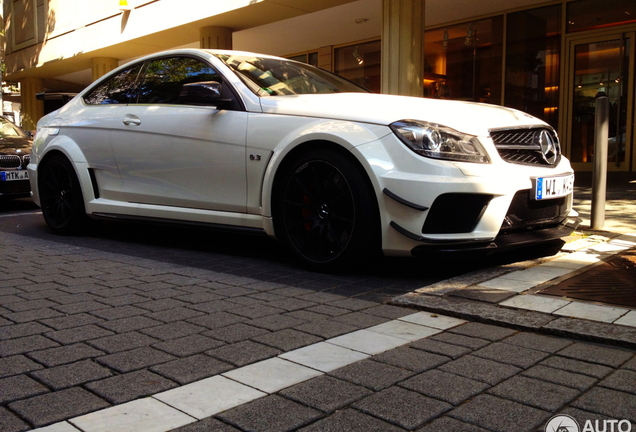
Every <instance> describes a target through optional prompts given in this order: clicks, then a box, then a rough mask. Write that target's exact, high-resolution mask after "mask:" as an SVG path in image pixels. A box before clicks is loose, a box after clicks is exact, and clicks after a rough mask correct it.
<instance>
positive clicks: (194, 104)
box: [112, 57, 247, 212]
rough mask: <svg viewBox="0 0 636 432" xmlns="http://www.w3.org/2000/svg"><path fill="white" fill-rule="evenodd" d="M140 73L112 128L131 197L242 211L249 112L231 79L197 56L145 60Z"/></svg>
mask: <svg viewBox="0 0 636 432" xmlns="http://www.w3.org/2000/svg"><path fill="white" fill-rule="evenodd" d="M142 75H143V78H142V79H141V80H140V82H139V84H138V87H137V97H136V100H134V101H132V103H130V104H129V105H128V106H127V107H126V109H125V113H123V115H122V117H121V118H120V119H119V121H118V122H117V123H116V125H115V127H114V129H113V135H112V145H113V151H114V154H115V159H116V161H117V166H118V168H119V173H120V175H121V178H122V183H123V188H124V191H125V193H126V196H127V197H128V201H129V202H134V203H141V204H151V205H160V206H171V207H187V208H196V209H207V210H221V211H232V212H245V208H246V172H245V170H246V162H245V152H246V150H245V137H246V130H247V113H246V112H245V111H244V110H242V109H240V104H239V103H238V101H237V100H234V101H228V100H229V99H232V93H231V91H230V89H229V88H228V84H226V83H224V82H223V78H222V77H221V76H220V75H219V74H218V73H217V72H216V71H215V70H214V69H213V68H212V67H211V66H210V65H208V64H207V63H205V62H204V61H202V60H200V59H198V58H193V57H168V58H161V59H157V60H153V61H150V62H147V63H146V65H145V66H144V71H143V72H142ZM215 92H216V93H215ZM210 94H217V97H216V99H214V98H210V97H209V95H210ZM225 96H228V97H227V98H225ZM213 99H214V100H213ZM220 99H223V101H221V100H220ZM212 103H214V105H216V106H213V105H212ZM220 104H225V105H224V106H223V107H221V106H219V105H220Z"/></svg>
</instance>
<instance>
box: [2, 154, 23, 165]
mask: <svg viewBox="0 0 636 432" xmlns="http://www.w3.org/2000/svg"><path fill="white" fill-rule="evenodd" d="M21 166H22V159H21V158H20V156H17V155H0V168H20V167H21Z"/></svg>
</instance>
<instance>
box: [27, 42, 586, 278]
mask: <svg viewBox="0 0 636 432" xmlns="http://www.w3.org/2000/svg"><path fill="white" fill-rule="evenodd" d="M28 171H29V178H30V181H31V187H32V191H33V199H34V201H35V203H36V204H38V205H39V206H40V207H42V212H43V215H44V219H45V221H46V223H47V224H48V226H49V227H50V228H51V229H52V230H53V231H54V232H56V233H61V234H66V233H71V232H75V231H77V230H78V228H80V227H82V226H83V225H84V222H85V221H86V220H87V219H88V218H87V216H89V217H90V218H111V219H113V218H114V219H123V220H135V221H152V222H165V223H168V224H170V223H180V224H188V225H201V226H207V227H213V228H224V229H230V230H241V231H247V232H254V233H264V234H267V235H269V236H271V237H274V238H277V239H280V240H282V241H283V242H285V243H286V244H287V245H288V246H289V248H290V250H291V251H292V252H293V253H294V254H295V255H296V256H297V257H298V258H300V260H301V261H302V262H304V263H306V264H309V265H310V266H313V267H314V268H316V269H331V268H333V267H336V266H342V265H343V264H345V263H349V262H351V261H352V260H359V259H362V258H364V257H368V256H369V255H370V254H373V253H374V252H380V251H381V252H383V253H384V254H385V255H393V256H396V255H397V256H420V255H427V254H439V253H441V252H487V253H489V252H493V251H502V250H507V249H510V248H518V247H525V246H530V245H542V244H547V242H550V241H553V240H555V239H559V238H561V237H564V236H566V235H568V234H570V233H571V232H572V231H573V230H574V229H575V228H576V226H577V224H578V221H579V219H578V217H577V216H578V214H577V213H576V212H575V211H573V210H572V190H573V182H574V173H573V170H572V168H571V166H570V163H569V162H568V160H567V159H566V158H565V157H563V156H562V155H561V149H560V147H559V140H558V137H557V134H556V132H555V131H554V129H553V128H552V127H550V126H549V125H548V124H546V123H545V122H543V121H541V120H539V119H537V118H534V117H532V116H529V115H527V114H525V113H523V112H520V111H516V110H513V109H508V108H504V107H501V106H494V105H486V104H478V103H468V102H459V101H448V100H434V99H425V98H416V97H404V96H390V95H380V94H371V93H369V92H367V91H366V90H364V89H363V88H360V87H358V86H357V85H355V84H353V83H351V82H349V81H347V80H345V79H343V78H341V77H339V76H337V75H333V74H331V73H329V72H326V71H324V70H320V69H317V68H314V67H311V66H308V65H306V64H303V63H298V62H294V61H291V60H287V59H283V58H277V57H272V56H267V55H261V54H254V53H247V52H238V51H215V50H197V49H181V50H173V51H167V52H161V53H157V54H154V55H151V56H147V57H144V58H140V59H137V60H135V61H133V62H131V63H129V64H127V65H124V66H121V67H119V68H118V69H116V70H114V71H112V72H111V73H109V74H107V75H106V76H104V77H102V78H101V79H99V80H98V81H96V82H95V83H93V84H91V85H90V86H89V87H87V88H86V89H85V90H84V91H82V92H81V93H79V94H78V95H77V96H76V97H75V98H74V99H73V100H71V101H70V102H69V103H68V104H66V105H65V106H64V107H62V108H61V109H59V110H58V111H55V112H53V113H50V114H48V115H46V116H45V117H43V118H42V119H41V120H40V121H39V123H38V127H37V133H36V137H35V140H34V144H33V151H32V157H31V161H30V164H29V166H28Z"/></svg>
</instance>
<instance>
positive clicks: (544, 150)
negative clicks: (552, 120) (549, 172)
mask: <svg viewBox="0 0 636 432" xmlns="http://www.w3.org/2000/svg"><path fill="white" fill-rule="evenodd" d="M535 140H536V141H537V144H539V147H540V148H541V155H542V156H543V159H544V160H545V161H546V162H547V163H548V164H550V165H554V164H555V162H556V161H557V157H558V155H559V152H558V150H557V144H556V142H555V141H554V138H553V137H552V135H551V134H550V133H549V132H548V131H547V130H542V131H541V132H539V134H538V135H535Z"/></svg>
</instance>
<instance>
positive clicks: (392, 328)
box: [367, 320, 442, 342]
mask: <svg viewBox="0 0 636 432" xmlns="http://www.w3.org/2000/svg"><path fill="white" fill-rule="evenodd" d="M367 330H368V331H371V332H375V333H380V334H383V335H387V336H393V337H397V338H400V339H404V340H405V341H409V342H413V341H416V340H418V339H422V338H425V337H428V336H432V335H434V334H437V333H440V332H441V331H442V330H439V329H435V328H432V327H426V326H423V325H419V324H413V323H410V322H406V321H399V320H393V321H389V322H387V323H384V324H379V325H377V326H373V327H369V328H368V329H367Z"/></svg>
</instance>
